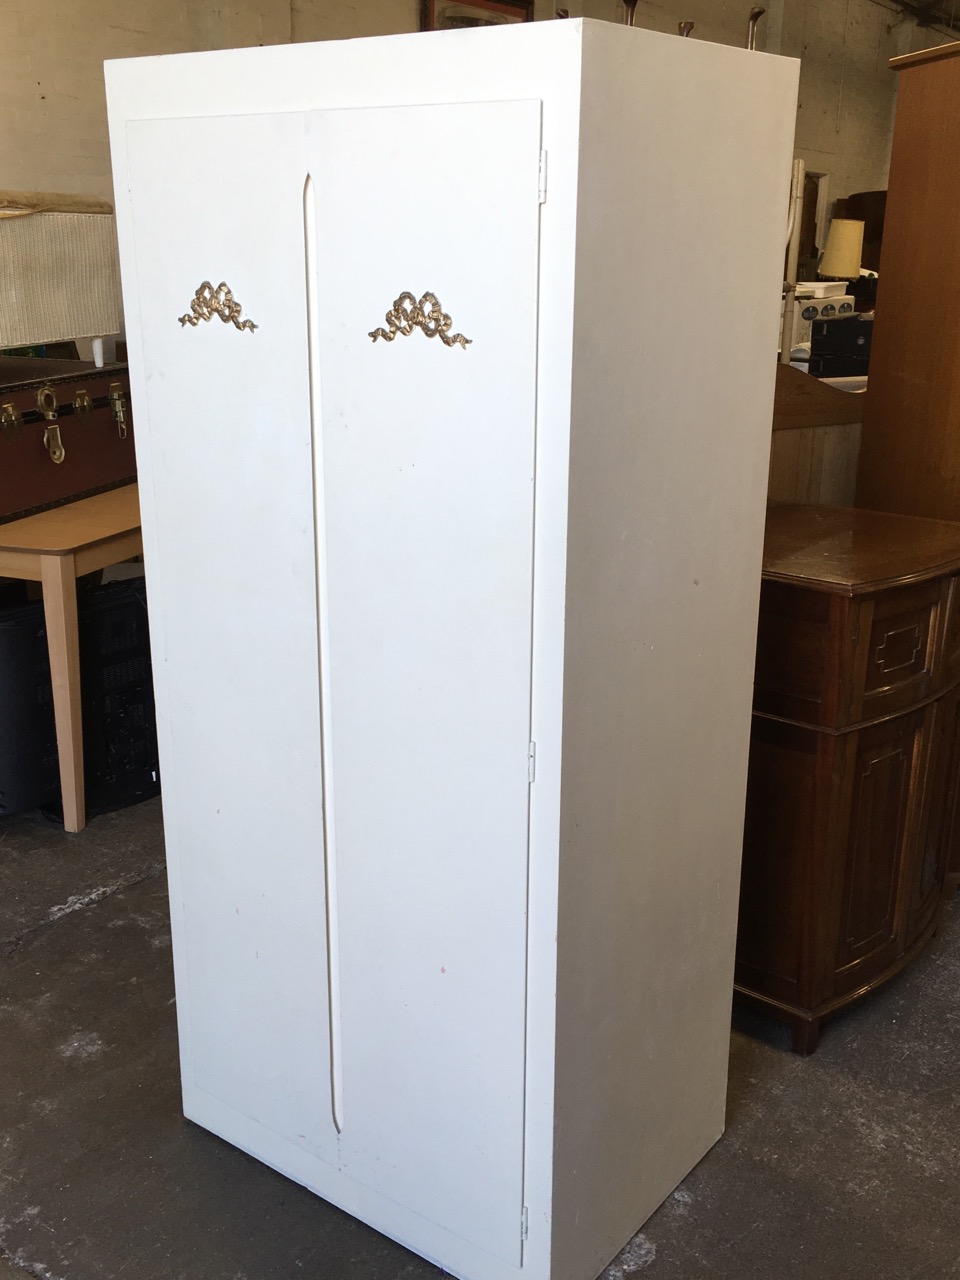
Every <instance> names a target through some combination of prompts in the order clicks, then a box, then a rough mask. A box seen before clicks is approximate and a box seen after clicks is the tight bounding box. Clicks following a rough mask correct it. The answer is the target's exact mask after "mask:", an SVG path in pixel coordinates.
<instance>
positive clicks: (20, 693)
mask: <svg viewBox="0 0 960 1280" xmlns="http://www.w3.org/2000/svg"><path fill="white" fill-rule="evenodd" d="M78 629H79V640H80V684H81V691H82V712H83V756H84V781H85V791H86V807H87V813H88V815H92V814H96V813H98V812H104V811H105V810H108V809H114V808H119V807H121V806H123V805H127V804H133V803H135V802H136V801H138V800H143V799H146V798H147V797H148V796H152V795H156V794H157V793H158V792H159V790H160V771H159V763H158V758H157V726H156V715H155V711H154V703H153V677H152V672H151V667H150V632H149V626H148V622H147V602H146V591H145V588H144V582H143V579H142V578H133V579H129V580H127V581H123V582H115V583H109V584H106V585H104V586H100V587H95V588H92V589H84V588H83V587H82V586H81V590H80V592H79V595H78ZM56 741H57V740H56V730H55V726H54V718H53V695H52V691H51V686H50V664H49V660H48V657H47V637H46V629H45V627H44V623H43V606H42V605H41V604H40V603H35V604H28V605H22V606H15V607H7V608H4V609H0V816H2V815H3V814H10V813H20V812H22V811H23V810H25V809H34V808H38V807H47V808H48V809H49V810H50V811H51V812H53V813H56V814H59V813H60V812H61V810H60V774H59V768H58V760H57V746H56Z"/></svg>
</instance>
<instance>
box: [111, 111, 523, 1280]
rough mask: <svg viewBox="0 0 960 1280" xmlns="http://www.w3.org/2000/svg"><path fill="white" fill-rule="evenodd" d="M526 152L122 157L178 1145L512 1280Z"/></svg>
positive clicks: (213, 123)
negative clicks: (183, 1117) (306, 1171)
mask: <svg viewBox="0 0 960 1280" xmlns="http://www.w3.org/2000/svg"><path fill="white" fill-rule="evenodd" d="M540 114H541V109H540V103H539V102H538V101H512V102H486V103H473V104H465V105H459V106H443V107H399V108H389V109H387V108H372V109H359V110H337V111H322V112H314V113H291V114H288V115H261V116H258V115H250V116H244V117H230V118H227V117H224V118H205V119H200V120H198V119H190V120H156V121H149V120H148V121H138V122H134V123H131V124H130V125H129V126H128V131H129V134H128V136H129V139H130V142H131V146H130V149H129V150H130V182H131V185H132V188H133V195H134V199H133V202H132V203H133V208H134V211H135V214H134V217H135V222H134V236H135V242H136V270H137V276H138V279H137V295H138V297H139V299H140V301H141V316H140V329H141V332H142V340H143V344H144V352H143V355H144V365H145V367H146V368H147V369H148V370H150V372H149V374H148V377H147V400H148V404H147V410H148V413H149V417H150V420H151V423H152V424H153V429H152V442H151V445H150V448H151V451H152V457H151V469H152V473H153V476H154V480H155V494H154V516H155V519H156V522H157V529H156V536H157V545H158V547H160V548H162V554H161V555H160V556H159V557H158V561H159V562H158V563H157V564H156V565H155V566H153V568H154V577H153V582H154V593H155V595H154V599H155V601H156V603H157V604H158V605H159V606H160V608H161V609H163V611H164V613H163V616H164V619H165V623H164V627H165V630H164V638H163V645H164V650H165V656H166V660H167V661H168V662H169V663H170V667H171V670H175V671H176V673H177V675H176V680H175V681H171V682H170V684H169V687H168V688H167V693H166V699H167V701H166V706H167V715H168V716H169V718H170V722H171V727H172V729H173V730H174V731H173V732H171V735H170V741H171V743H172V744H173V745H172V747H171V751H170V757H171V758H170V759H168V760H167V761H166V771H165V778H164V783H165V787H166V788H168V789H171V790H172V791H173V792H174V793H176V794H177V796H178V801H177V806H176V810H175V812H176V829H175V830H173V831H170V832H168V839H169V840H171V841H174V842H176V844H177V845H178V848H179V857H178V858H177V859H176V863H177V865H178V866H179V872H175V874H178V875H179V886H178V884H177V883H174V885H173V889H174V895H173V896H174V902H173V911H174V917H175V927H177V928H179V930H180V940H181V941H180V947H179V951H178V956H177V964H178V992H179V1001H180V1011H179V1012H180V1019H181V1038H182V1053H183V1060H184V1089H185V1101H186V1105H187V1110H188V1114H194V1115H195V1116H196V1117H197V1118H200V1119H201V1120H202V1121H203V1122H204V1123H209V1116H208V1114H207V1113H208V1111H209V1112H210V1113H212V1112H214V1111H215V1112H216V1113H217V1115H218V1116H219V1117H221V1119H220V1121H219V1125H220V1128H221V1131H222V1130H223V1128H225V1127H229V1120H228V1119H223V1117H229V1116H231V1115H233V1116H239V1117H243V1118H244V1123H246V1122H253V1124H254V1125H255V1126H258V1127H262V1128H264V1129H266V1130H268V1131H270V1132H272V1133H275V1134H276V1135H278V1136H279V1137H281V1138H283V1139H284V1140H285V1141H286V1142H288V1143H293V1144H296V1145H297V1146H298V1147H299V1148H301V1149H303V1150H304V1151H305V1152H307V1153H308V1154H309V1155H310V1156H313V1157H316V1158H317V1159H318V1160H320V1161H323V1162H326V1163H328V1164H331V1165H333V1166H335V1167H337V1168H339V1169H340V1170H341V1171H342V1173H343V1174H344V1175H346V1176H348V1177H349V1178H351V1179H354V1180H355V1181H356V1182H358V1183H360V1184H362V1185H364V1186H367V1187H369V1188H370V1189H371V1190H372V1191H374V1192H376V1193H379V1194H380V1195H382V1196H385V1197H387V1198H389V1199H390V1200H393V1201H394V1202H396V1203H398V1204H401V1205H404V1206H406V1207H407V1208H408V1209H409V1210H410V1211H411V1212H412V1213H415V1214H419V1215H421V1216H423V1217H424V1218H426V1219H428V1220H429V1221H431V1222H434V1223H436V1224H438V1225H439V1226H441V1227H443V1228H445V1229H446V1230H448V1231H450V1232H451V1233H453V1234H455V1235H457V1236H459V1237H461V1238H463V1239H465V1240H468V1241H470V1242H472V1243H474V1244H476V1245H479V1246H481V1247H483V1248H485V1249H486V1250H488V1251H490V1252H491V1253H494V1254H495V1255H496V1256H498V1257H500V1258H501V1259H503V1260H504V1261H505V1262H507V1263H513V1264H515V1265H518V1264H519V1262H520V1256H521V1255H520V1251H521V1238H520V1217H521V1205H522V1190H523V1188H522V1176H523V1138H522V1135H523V1109H524V1036H525V1031H524V1026H525V970H526V964H525V955H526V882H527V821H528V786H529V779H528V748H529V740H530V680H531V674H530V671H531V666H530V664H531V600H532V563H533V513H534V496H535V495H534V484H533V477H534V449H535V428H536V412H535V411H536V404H535V395H536V367H537V361H536V353H537V323H536V315H537V282H538V235H539V217H540V205H539V197H538V183H539V162H540ZM424 138H427V139H429V146H428V147H425V146H424V143H423V140H424ZM249 154H255V155H256V156H257V157H258V158H259V159H258V164H257V165H256V166H251V165H249V164H244V163H242V162H241V161H242V159H243V157H244V156H245V155H249ZM358 156H362V157H363V162H362V163H357V157H358ZM291 246H296V251H295V252H293V251H291ZM186 388H190V391H189V392H187V391H186ZM152 603H153V602H152ZM254 673H255V676H256V678H251V676H252V675H253V674H254ZM161 679H162V676H161ZM278 760H280V761H282V762H283V768H282V769H278V768H277V762H278ZM268 776H269V777H271V778H272V780H273V781H272V782H271V786H270V790H269V794H266V793H265V792H264V786H263V779H264V778H266V777H268ZM198 779H201V780H202V784H203V785H197V780H198ZM477 779H483V786H482V787H478V785H477ZM178 780H182V782H183V785H182V787H181V788H178ZM239 1044H242V1045H245V1046H246V1053H245V1054H244V1055H243V1057H242V1060H238V1058H237V1055H236V1053H233V1054H231V1053H227V1052H226V1051H225V1048H224V1046H231V1045H232V1046H236V1045H239ZM427 1046H429V1048H430V1051H429V1052H425V1051H424V1050H425V1047H427ZM211 1127H216V1126H211ZM234 1140H237V1139H236V1138H235V1139H234ZM241 1145H242V1143H241Z"/></svg>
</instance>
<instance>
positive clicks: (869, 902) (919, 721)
mask: <svg viewBox="0 0 960 1280" xmlns="http://www.w3.org/2000/svg"><path fill="white" fill-rule="evenodd" d="M933 714H934V712H933V708H932V707H931V708H926V709H925V710H920V711H914V712H910V713H908V714H907V715H904V716H899V717H897V718H896V719H894V720H888V721H885V722H884V723H883V724H878V725H873V726H871V727H870V728H867V729H861V730H859V731H858V732H857V733H854V734H850V735H849V736H848V737H847V739H846V743H847V758H846V770H847V771H848V773H849V782H848V784H847V790H848V795H849V804H850V810H849V812H850V817H849V824H848V826H847V832H848V835H847V850H846V865H845V867H844V872H843V884H842V889H841V894H840V903H839V905H840V918H839V928H838V930H837V935H836V936H837V951H836V973H835V979H834V994H839V993H841V992H844V991H849V990H851V989H853V988H855V987H857V986H859V985H861V984H862V983H865V982H869V980H870V978H871V976H872V975H873V974H875V973H878V972H880V971H881V970H882V969H883V968H884V967H885V966H887V965H888V964H889V963H890V962H891V961H892V960H893V959H895V958H896V956H897V954H898V952H899V950H900V949H901V942H900V936H899V935H900V931H901V928H902V925H903V922H902V920H901V916H902V910H901V905H902V904H903V896H904V895H903V892H902V885H901V881H902V878H903V876H904V868H905V867H906V866H907V865H908V863H909V861H910V859H911V856H912V850H913V845H914V844H915V842H916V839H917V834H918V833H917V830H916V826H917V818H918V815H919V811H920V810H919V805H920V801H921V799H922V788H923V770H924V767H925V757H926V741H927V731H928V729H929V726H930V725H931V724H932V721H933Z"/></svg>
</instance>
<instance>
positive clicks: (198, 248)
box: [123, 116, 336, 1162]
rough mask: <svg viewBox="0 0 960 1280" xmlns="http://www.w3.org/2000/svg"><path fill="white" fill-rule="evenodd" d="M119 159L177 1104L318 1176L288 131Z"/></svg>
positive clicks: (317, 892) (322, 1016)
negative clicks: (216, 1107) (297, 1151)
mask: <svg viewBox="0 0 960 1280" xmlns="http://www.w3.org/2000/svg"><path fill="white" fill-rule="evenodd" d="M127 149H128V183H129V188H130V199H131V207H132V237H133V247H134V252H133V254H128V255H127V256H126V258H125V260H124V262H123V274H124V285H125V296H126V301H127V311H128V315H127V320H128V325H129V330H130V339H131V342H132V343H134V344H139V347H140V350H139V352H137V351H136V350H135V351H134V354H133V360H134V362H136V361H137V360H139V361H142V379H143V380H142V383H141V385H142V387H143V395H142V396H141V398H139V399H138V400H137V402H136V405H135V412H136V415H137V435H138V440H141V441H143V445H142V447H141V448H140V449H139V450H138V455H139V456H138V460H139V465H140V490H141V502H142V506H143V516H144V543H145V549H144V550H145V563H146V572H147V583H148V590H149V595H150V606H151V613H150V620H151V638H152V643H153V653H154V680H155V683H156V688H157V703H158V716H159V718H160V721H161V724H160V728H161V733H160V741H161V768H162V774H163V797H164V819H165V830H166V837H167V850H168V857H169V865H170V883H171V913H172V917H173V928H174V949H175V956H176V963H177V970H176V974H177V1001H178V1006H179V1008H178V1012H179V1017H180V1026H181V1049H182V1065H183V1076H184V1089H185V1097H186V1098H187V1099H188V1100H190V1101H189V1114H190V1116H191V1118H192V1119H195V1120H198V1121H199V1122H200V1123H204V1120H205V1115H206V1108H207V1102H206V1101H205V1100H206V1099H208V1098H211V1099H216V1100H217V1102H218V1103H220V1104H226V1106H227V1107H229V1108H230V1109H231V1110H232V1112H233V1113H237V1114H238V1120H237V1130H238V1131H241V1130H242V1131H246V1128H247V1127H248V1126H247V1125H246V1123H245V1119H248V1120H254V1121H257V1122H258V1123H259V1124H260V1125H262V1126H264V1127H265V1128H266V1129H267V1130H270V1131H272V1132H275V1133H277V1134H280V1135H282V1136H283V1137H285V1138H286V1139H287V1140H289V1141H290V1142H292V1143H294V1144H295V1145H297V1146H300V1147H303V1148H304V1149H305V1150H307V1151H310V1152H313V1153H314V1154H320V1155H322V1156H324V1158H329V1159H332V1160H333V1161H334V1162H335V1161H336V1147H335V1132H334V1130H333V1126H332V1121H331V1116H330V1102H329V1099H330V1087H329V1053H328V1035H327V1016H328V1015H327V978H326V968H325V955H324V950H325V931H324V890H323V844H322V827H321V799H322V797H321V776H320V739H319V709H318V683H317V627H316V595H315V557H314V540H313V514H312V512H313V501H312V475H311V461H310V458H311V453H310V418H309V395H308V384H307V366H306V324H305V296H306V289H305V269H304V255H303V242H304V231H303V183H304V178H305V172H306V171H305V162H304V147H303V120H302V117H298V116H259V117H257V116H247V117H234V118H220V119H209V118H208V119H192V120H191V119H186V120H156V121H134V122H131V123H130V124H129V125H128V128H127ZM127 243H128V244H129V242H127ZM204 282H207V283H208V285H210V286H212V289H213V290H217V288H218V286H219V285H220V284H221V283H223V284H224V285H226V286H228V287H229V289H230V290H231V291H232V297H233V302H234V305H235V312H234V318H235V319H234V318H231V317H230V314H229V310H228V307H229V303H228V301H227V300H226V299H225V296H224V295H222V294H221V302H222V304H223V305H222V306H221V310H220V312H219V313H217V312H216V311H211V309H210V305H209V295H207V299H206V302H204V301H203V300H200V301H198V302H196V304H195V305H192V302H193V300H194V298H195V295H196V292H197V290H198V289H199V288H200V286H201V285H202V284H203V283H204ZM184 317H186V319H184ZM235 321H236V322H235ZM248 321H249V322H250V325H253V326H255V328H251V327H247V322H248ZM243 1118H245V1119H243ZM232 1125H233V1122H232V1121H231V1132H232ZM226 1136H230V1133H228V1134H227V1135H226Z"/></svg>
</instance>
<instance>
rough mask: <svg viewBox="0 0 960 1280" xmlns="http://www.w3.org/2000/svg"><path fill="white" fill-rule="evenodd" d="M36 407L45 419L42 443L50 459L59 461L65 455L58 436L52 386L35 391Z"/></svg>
mask: <svg viewBox="0 0 960 1280" xmlns="http://www.w3.org/2000/svg"><path fill="white" fill-rule="evenodd" d="M37 408H38V409H39V410H40V412H41V413H42V414H43V416H44V417H45V418H46V420H47V425H46V427H45V428H44V431H43V443H44V444H45V445H46V449H47V453H49V455H50V461H51V462H56V463H60V462H62V461H63V460H64V458H65V457H66V456H67V451H66V449H65V448H64V447H63V441H62V440H61V438H60V424H59V422H57V393H56V392H55V391H54V389H53V387H41V388H40V390H39V391H38V392H37Z"/></svg>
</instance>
